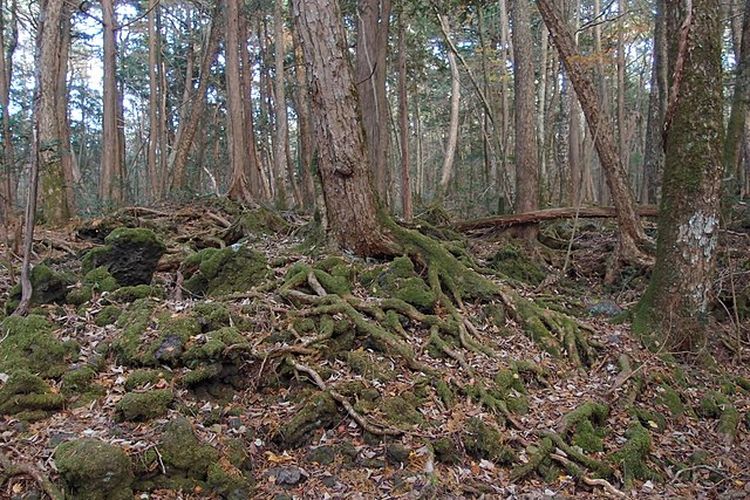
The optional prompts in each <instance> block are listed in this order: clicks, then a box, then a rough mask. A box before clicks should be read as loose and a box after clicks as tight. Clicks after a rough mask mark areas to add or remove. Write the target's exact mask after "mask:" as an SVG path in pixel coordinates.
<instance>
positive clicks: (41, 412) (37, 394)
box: [0, 370, 65, 420]
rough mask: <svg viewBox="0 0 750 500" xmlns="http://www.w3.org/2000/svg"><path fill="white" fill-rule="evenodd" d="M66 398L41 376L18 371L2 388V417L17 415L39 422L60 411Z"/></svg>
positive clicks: (13, 373) (26, 371)
mask: <svg viewBox="0 0 750 500" xmlns="http://www.w3.org/2000/svg"><path fill="white" fill-rule="evenodd" d="M64 403H65V398H64V397H63V396H61V395H60V394H55V393H54V392H52V388H51V387H50V386H49V385H48V384H47V383H46V382H45V381H44V380H43V379H42V378H41V377H39V376H37V375H34V374H33V373H31V372H29V371H28V370H16V371H14V372H12V373H11V375H10V377H9V378H8V381H7V382H6V383H5V385H3V387H2V388H0V415H16V416H18V417H19V418H21V419H26V420H37V419H39V418H44V417H46V416H47V415H48V414H49V412H53V411H55V410H60V409H61V408H62V407H63V404H64Z"/></svg>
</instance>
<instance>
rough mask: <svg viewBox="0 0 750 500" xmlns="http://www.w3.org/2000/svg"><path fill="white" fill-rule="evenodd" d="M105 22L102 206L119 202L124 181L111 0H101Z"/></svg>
mask: <svg viewBox="0 0 750 500" xmlns="http://www.w3.org/2000/svg"><path fill="white" fill-rule="evenodd" d="M101 4H102V20H103V22H104V58H103V63H104V83H103V92H102V94H103V99H102V165H101V170H100V176H101V177H100V179H99V196H100V197H101V199H102V202H103V203H105V204H111V205H114V206H117V205H119V204H120V203H121V202H122V190H123V189H122V188H123V180H124V179H123V178H122V176H121V174H122V157H121V156H120V138H119V132H118V101H119V99H118V96H117V94H118V92H117V42H116V39H115V33H116V30H117V20H116V19H115V6H114V0H101Z"/></svg>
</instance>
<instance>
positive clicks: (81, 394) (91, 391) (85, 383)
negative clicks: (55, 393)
mask: <svg viewBox="0 0 750 500" xmlns="http://www.w3.org/2000/svg"><path fill="white" fill-rule="evenodd" d="M95 378H96V371H95V370H94V369H93V368H92V367H90V366H82V367H80V368H77V369H75V370H72V371H69V372H68V373H66V374H65V375H63V378H62V387H61V392H62V394H63V395H65V396H66V397H68V398H73V400H74V402H75V404H76V405H79V406H80V405H82V404H87V403H89V402H91V401H93V400H95V399H96V398H98V397H100V396H103V395H104V394H105V393H106V391H105V390H104V388H103V387H101V386H99V385H97V384H95V383H94V379H95Z"/></svg>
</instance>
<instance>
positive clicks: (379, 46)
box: [355, 0, 391, 203]
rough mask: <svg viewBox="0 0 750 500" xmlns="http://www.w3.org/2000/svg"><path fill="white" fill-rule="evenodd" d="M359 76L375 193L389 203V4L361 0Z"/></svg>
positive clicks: (384, 0)
mask: <svg viewBox="0 0 750 500" xmlns="http://www.w3.org/2000/svg"><path fill="white" fill-rule="evenodd" d="M357 18H358V24H357V46H356V53H357V57H356V76H355V78H356V79H357V80H356V81H357V91H358V92H359V97H360V103H361V106H362V118H363V123H364V127H365V137H366V140H367V144H368V146H369V147H368V158H369V163H370V165H371V166H372V169H373V179H374V181H375V189H376V190H377V192H378V195H379V196H380V199H381V200H382V201H383V202H385V203H387V196H388V183H389V182H390V179H389V175H388V147H389V142H388V138H389V130H390V129H389V126H390V121H389V113H390V112H389V110H388V98H387V96H386V92H385V80H386V74H387V72H386V69H387V68H386V65H387V60H386V59H387V58H386V55H387V54H388V31H389V28H390V18H391V1H390V0H359V4H358V8H357Z"/></svg>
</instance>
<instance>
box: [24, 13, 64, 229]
mask: <svg viewBox="0 0 750 500" xmlns="http://www.w3.org/2000/svg"><path fill="white" fill-rule="evenodd" d="M63 4H64V1H63V0H46V1H45V2H43V3H42V5H41V8H40V14H39V22H38V27H37V30H38V33H37V44H38V47H37V50H38V51H39V56H38V58H37V61H38V63H37V64H38V68H37V69H38V71H39V72H40V75H39V80H40V81H39V84H38V89H37V91H36V92H37V96H36V99H37V103H36V106H37V115H36V120H35V125H36V127H37V128H38V130H37V136H38V137H37V143H36V148H37V149H38V152H32V154H38V155H39V159H38V162H39V163H38V168H39V175H40V183H41V190H42V195H43V202H42V213H43V215H44V220H45V221H46V222H48V223H50V224H62V223H64V222H66V221H67V220H68V219H70V215H71V214H70V210H69V205H68V191H67V188H66V181H65V172H64V169H63V162H62V155H63V152H62V149H63V148H66V147H68V146H67V145H65V144H63V140H62V133H61V129H60V114H59V108H58V97H59V96H58V86H59V78H60V75H59V71H60V69H61V64H60V49H61V47H62V40H63V34H62V30H63V22H62V21H63ZM35 203H36V202H35ZM27 224H29V222H28V221H27Z"/></svg>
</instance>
